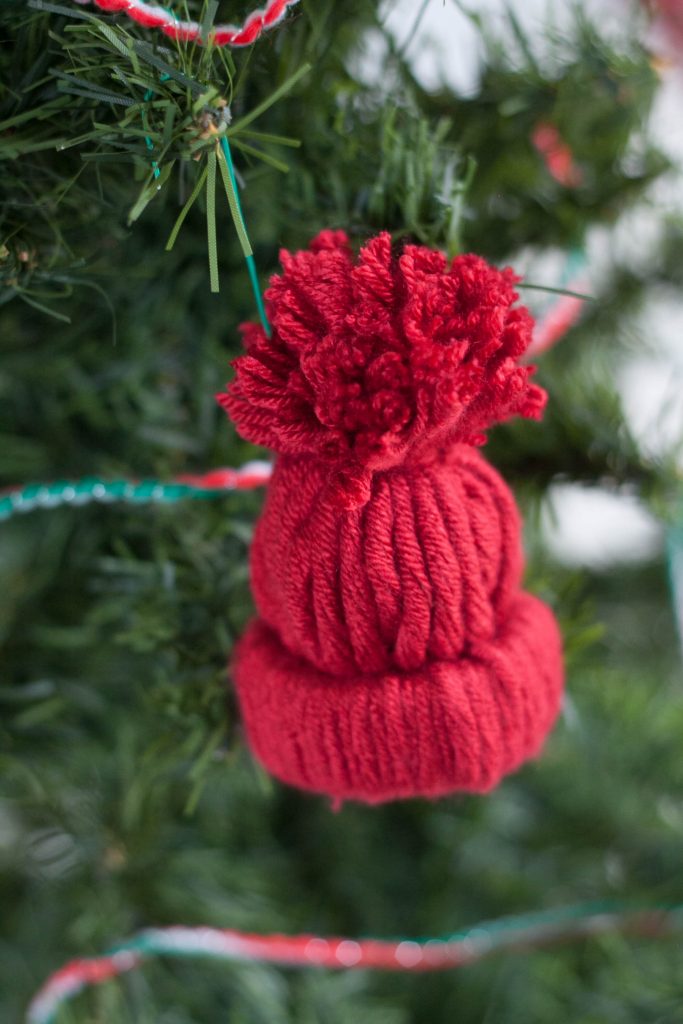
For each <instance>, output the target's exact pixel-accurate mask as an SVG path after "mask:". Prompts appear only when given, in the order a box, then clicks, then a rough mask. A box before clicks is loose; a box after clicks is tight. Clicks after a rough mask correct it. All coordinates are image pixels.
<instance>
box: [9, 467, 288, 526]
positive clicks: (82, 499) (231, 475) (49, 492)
mask: <svg viewBox="0 0 683 1024" xmlns="http://www.w3.org/2000/svg"><path fill="white" fill-rule="evenodd" d="M271 471H272V467H271V464H270V463H269V462H263V461H259V460H255V461H253V462H247V463H245V464H244V465H243V466H241V467H240V468H239V469H214V470H212V471H211V472H209V473H201V474H197V475H192V474H183V475H182V476H177V477H174V478H173V479H172V480H171V481H168V482H165V481H162V480H156V479H146V480H137V481H136V480H103V479H101V478H100V477H85V478H84V479H82V480H76V481H66V480H58V481H56V482H55V483H50V484H28V485H26V486H25V487H13V488H10V489H8V490H6V491H5V492H4V493H0V522H1V521H2V520H3V519H9V518H11V517H12V516H14V515H17V514H18V513H22V512H33V511H34V510H35V509H41V508H42V509H51V508H58V507H59V506H60V505H70V506H77V505H89V504H91V503H92V502H98V503H100V504H111V503H112V502H119V501H122V502H129V503H131V504H148V503H158V504H167V505H170V504H173V503H175V502H177V501H182V500H183V499H184V498H214V497H219V496H220V495H221V494H224V493H226V492H227V491H245V490H252V489H253V488H255V487H262V486H263V485H264V484H266V483H268V480H269V479H270V475H271Z"/></svg>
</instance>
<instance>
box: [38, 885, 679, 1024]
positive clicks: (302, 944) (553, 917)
mask: <svg viewBox="0 0 683 1024" xmlns="http://www.w3.org/2000/svg"><path fill="white" fill-rule="evenodd" d="M682 929H683V906H673V907H658V908H651V909H640V910H634V909H632V908H630V909H629V908H627V907H623V906H616V905H613V904H608V903H605V904H579V905H576V906H569V907H559V908H555V909H552V910H546V911H540V912H538V913H533V914H524V915H520V916H517V917H505V918H500V919H499V920H497V921H491V922H484V923H482V924H478V925H476V926H475V927H473V928H469V929H467V930H466V931H462V932H458V933H456V934H454V935H451V936H448V937H446V938H440V939H426V940H425V939H421V940H419V941H417V940H413V939H401V940H395V941H387V940H378V939H358V940H356V939H346V938H343V939H340V938H327V939H326V938H320V937H318V936H314V935H293V936H288V935H253V934H248V933H245V932H238V931H232V930H229V929H218V928H184V927H180V926H175V927H170V928H149V929H146V930H145V931H142V932H139V933H138V934H137V935H135V936H133V938H131V939H129V940H128V941H127V942H123V943H120V944H119V945H118V946H115V947H113V948H112V949H111V950H109V952H107V953H105V954H103V955H102V956H98V957H89V958H87V959H80V960H72V961H71V962H70V963H68V964H66V965H65V966H64V967H62V968H61V969H60V970H58V971H56V972H55V974H53V975H52V976H51V977H50V978H48V980H47V981H46V982H45V984H44V985H43V987H42V988H41V989H40V991H39V992H38V993H37V994H36V996H35V997H34V999H33V1000H32V1001H31V1003H30V1005H29V1008H28V1011H27V1016H26V1024H53V1022H54V1021H55V1017H56V1014H57V1012H58V1010H59V1009H60V1007H61V1006H62V1005H63V1004H64V1003H65V1002H66V1001H67V1000H69V999H71V998H72V997H73V996H75V995H77V994H78V993H79V992H81V991H83V990H84V989H86V988H88V987H90V986H93V985H101V984H103V983H104V982H106V981H109V980H111V979H112V978H115V977H118V976H119V975H121V974H124V973H127V972H129V971H133V970H135V969H137V968H138V967H140V966H141V965H142V964H143V963H144V962H145V961H146V960H149V959H151V958H152V957H157V956H175V957H183V958H189V957H201V958H210V959H214V960H226V961H238V962H251V963H270V964H277V965H281V966H287V967H318V968H321V967H322V968H328V969H337V970H343V969H346V970H348V969H356V970H383V971H439V970H447V969H450V968H456V967H465V966H467V965H468V964H472V963H474V962H476V961H479V960H483V959H484V958H486V957H488V956H491V955H493V954H495V953H503V952H508V953H510V952H524V951H528V950H530V949H537V948H541V947H546V946H550V945H553V944H555V943H560V942H566V941H568V940H571V939H573V940H577V939H586V938H591V937H596V936H599V935H604V934H608V933H613V932H620V933H622V934H632V935H640V936H644V937H647V938H664V937H666V936H670V935H674V934H680V932H681V930H682Z"/></svg>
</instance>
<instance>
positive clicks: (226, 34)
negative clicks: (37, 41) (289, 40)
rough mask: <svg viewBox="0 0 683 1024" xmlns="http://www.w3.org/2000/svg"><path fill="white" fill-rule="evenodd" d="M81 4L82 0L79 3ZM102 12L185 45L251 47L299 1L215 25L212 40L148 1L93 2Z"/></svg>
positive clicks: (278, 1) (278, 2) (275, 0)
mask: <svg viewBox="0 0 683 1024" xmlns="http://www.w3.org/2000/svg"><path fill="white" fill-rule="evenodd" d="M77 2H79V0H77ZM93 2H94V3H95V4H96V5H97V6H98V7H99V8H100V10H102V11H108V12H109V13H111V14H127V15H128V17H129V18H131V19H132V20H133V21H136V22H137V23H138V25H142V26H143V27H144V28H158V29H160V30H161V31H162V32H163V33H164V35H166V36H169V38H171V39H178V40H181V41H183V42H190V43H200V44H202V45H204V44H205V43H207V42H209V43H211V44H212V45H214V46H251V44H252V43H255V42H256V41H257V40H258V39H259V38H260V37H261V35H262V34H263V33H264V32H265V31H267V30H268V29H271V28H274V27H275V25H277V24H278V22H280V21H282V19H283V18H284V16H285V14H286V13H287V11H288V9H289V8H290V7H293V6H294V4H296V3H298V2H299V0H269V2H268V3H267V4H266V5H265V7H262V8H259V9H258V10H256V11H254V12H253V13H252V14H250V15H249V17H248V18H247V19H246V21H245V22H244V24H243V25H214V27H213V28H212V29H211V31H210V32H209V35H208V38H207V39H204V38H203V37H202V26H201V24H200V23H199V22H198V21H182V20H181V19H180V18H178V17H177V16H176V15H175V14H174V13H173V11H170V10H168V9H166V8H164V7H158V6H157V5H156V4H148V3H145V2H144V0H93Z"/></svg>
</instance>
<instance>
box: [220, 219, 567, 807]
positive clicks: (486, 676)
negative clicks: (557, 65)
mask: <svg viewBox="0 0 683 1024" xmlns="http://www.w3.org/2000/svg"><path fill="white" fill-rule="evenodd" d="M281 262H282V266H283V273H282V275H280V276H274V277H273V278H272V280H271V283H270V287H269V289H268V291H267V292H266V300H267V303H268V314H269V318H270V321H271V324H272V336H271V337H268V336H267V335H266V333H265V332H264V330H263V329H262V328H261V327H260V326H258V325H256V324H247V325H245V326H244V327H243V333H244V338H245V343H246V354H244V355H242V356H240V357H239V358H237V359H236V360H235V362H234V364H233V365H234V367H235V371H236V375H235V378H234V380H233V381H232V383H231V385H230V386H229V388H228V391H227V394H225V395H222V396H220V397H219V401H220V402H221V404H222V405H223V406H224V408H225V409H226V410H227V411H228V413H229V414H230V415H231V417H232V418H233V420H234V422H235V424H236V426H237V429H238V431H239V432H240V434H241V435H242V436H243V437H244V438H246V439H247V440H249V441H253V442H256V443H258V444H263V445H266V446H267V447H269V448H271V449H272V450H273V451H274V452H276V453H277V459H276V462H275V468H274V472H273V476H272V480H271V482H270V485H269V487H268V493H267V497H266V501H265V507H264V510H263V514H262V516H261V518H260V520H259V522H258V523H257V526H256V531H255V536H254V541H253V545H252V549H251V578H252V589H253V594H254V599H255V603H256V608H257V613H258V614H257V617H256V618H255V619H254V620H253V621H252V622H251V624H250V625H249V626H248V628H247V630H246V633H245V635H244V636H243V637H242V639H241V641H240V642H239V643H238V645H237V648H236V651H235V654H234V660H233V672H234V678H235V682H236V686H237V691H238V694H239V700H240V704H241V708H242V714H243V718H244V723H245V726H246V731H247V734H248V738H249V741H250V744H251V746H252V749H253V751H254V753H255V755H256V757H257V758H258V759H259V760H260V761H261V762H262V764H263V765H264V766H265V767H266V768H267V769H268V770H269V771H270V772H272V773H273V774H274V775H276V776H277V777H278V778H280V779H281V780H283V781H284V782H287V783H290V784H292V785H295V786H299V787H302V788H304V789H308V790H313V791H316V792H322V793H327V794H329V795H331V796H332V797H334V798H336V799H338V800H343V799H354V800H362V801H365V802H368V803H379V802H382V801H386V800H394V799H398V798H404V797H414V796H428V797H435V796H439V795H443V794H446V793H451V792H454V791H474V792H483V791H485V790H488V789H490V788H491V787H492V786H495V785H496V784H497V783H498V782H499V781H500V779H501V777H502V776H503V775H505V774H506V773H508V772H510V771H512V770H514V769H515V768H517V767H518V766H519V765H520V764H521V763H522V762H523V761H524V760H526V759H527V758H529V757H531V756H533V755H535V754H536V753H538V751H539V750H540V748H541V746H542V743H543V741H544V739H545V737H546V735H547V733H548V731H549V730H550V728H551V726H552V724H553V722H554V720H555V718H556V716H557V714H558V710H559V706H560V699H561V692H562V685H563V669H562V658H561V642H560V637H559V632H558V628H557V625H556V622H555V619H554V617H553V615H552V613H551V611H550V610H549V609H548V608H547V607H546V606H545V605H544V604H543V603H542V602H541V601H540V600H538V599H537V598H536V597H534V596H532V595H530V594H527V593H525V592H524V591H522V590H521V585H520V580H521V574H522V568H523V561H522V551H521V541H520V521H519V515H518V512H517V508H516V505H515V502H514V498H513V497H512V494H511V493H510V491H509V489H508V487H507V486H506V484H505V483H504V481H503V480H502V479H501V477H500V476H499V475H498V473H497V472H496V471H495V470H494V469H493V468H492V467H491V466H490V465H489V464H488V463H487V462H486V461H485V459H484V458H483V457H482V456H481V455H480V454H479V452H478V450H477V448H476V447H475V446H476V445H478V444H480V443H482V442H483V441H484V440H485V438H484V435H483V431H484V430H485V429H486V428H487V427H489V426H490V425H491V424H493V423H494V422H496V421H501V420H504V419H507V418H509V417H511V416H513V415H522V416H527V417H533V418H539V417H540V415H541V413H542V410H543V406H544V403H545V393H544V392H543V391H542V390H541V389H540V388H539V387H537V386H536V385H534V384H532V383H531V382H530V380H529V378H530V376H531V374H532V372H533V371H532V369H531V368H530V367H521V366H518V365H517V361H518V359H519V357H520V356H521V355H522V354H523V352H524V351H525V349H526V348H527V346H528V344H529V342H530V339H531V328H532V320H531V317H530V315H529V313H528V312H527V311H526V310H525V309H524V308H523V307H519V306H516V305H515V303H516V301H517V298H518V296H517V294H516V292H515V289H514V285H515V282H516V278H515V276H514V274H513V273H512V271H510V270H503V271H500V270H497V269H495V268H493V267H491V266H489V265H488V264H487V263H486V262H485V261H484V260H483V259H480V258H479V257H477V256H472V255H466V256H459V257H456V258H455V259H454V260H452V261H451V262H449V261H448V260H447V259H446V257H445V256H444V255H443V254H442V253H440V252H436V251H433V250H430V249H427V248H425V247H422V246H415V245H406V246H405V247H404V248H403V250H402V252H401V253H400V255H394V254H393V253H392V246H391V239H390V236H389V235H388V234H381V235H379V236H377V237H376V238H373V239H372V240H371V241H369V242H368V243H367V244H366V245H365V246H364V247H363V248H362V249H361V251H360V254H359V256H358V258H357V259H355V258H354V255H353V253H352V251H351V248H350V246H349V242H348V239H347V237H346V236H345V234H344V233H343V232H340V231H324V232H322V233H321V234H320V235H319V236H318V237H317V238H316V239H315V240H314V241H313V242H312V244H311V246H310V248H309V249H308V250H307V251H302V252H299V253H295V254H290V253H288V252H283V253H282V254H281Z"/></svg>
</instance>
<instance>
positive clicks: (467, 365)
mask: <svg viewBox="0 0 683 1024" xmlns="http://www.w3.org/2000/svg"><path fill="white" fill-rule="evenodd" d="M281 262H282V266H283V271H284V272H283V273H282V275H280V276H274V277H273V278H272V280H271V284H270V287H269V289H268V290H267V292H266V301H267V304H268V316H269V319H270V322H271V324H272V328H273V330H272V335H271V337H268V336H267V335H266V334H265V332H264V331H263V328H262V327H260V326H259V325H257V324H246V325H244V326H243V328H242V330H243V334H244V340H245V344H246V348H247V353H246V355H243V356H240V357H238V358H237V359H236V360H235V362H234V364H233V365H234V367H235V371H236V377H235V380H234V381H233V382H232V384H231V386H230V388H229V391H228V393H227V394H226V395H223V396H221V397H220V399H219V400H220V402H221V404H222V405H223V406H224V408H225V409H226V410H227V411H228V413H229V414H230V416H231V417H232V418H233V420H234V421H235V424H236V425H237V428H238V430H239V431H240V433H241V434H242V436H243V437H245V438H247V440H249V441H253V442H255V443H257V444H263V445H266V446H267V447H269V448H272V449H273V450H274V451H276V452H279V453H281V454H287V455H298V454H302V453H309V454H314V455H316V456H317V457H318V458H320V459H322V460H324V461H325V462H328V463H333V464H334V468H335V473H334V482H335V485H336V488H337V491H338V492H339V495H340V497H341V499H342V500H343V501H344V503H345V504H346V505H347V506H349V507H353V506H354V505H356V504H359V503H362V502H364V501H367V499H368V498H369V494H370V479H371V476H372V472H373V471H376V470H381V469H388V468H389V467H391V466H394V465H397V464H399V463H401V462H403V461H406V460H408V459H422V458H425V457H432V455H433V452H434V450H435V448H436V447H437V445H439V444H441V445H443V444H450V443H452V442H454V441H459V442H463V443H466V444H481V443H483V441H484V440H485V437H484V433H483V432H484V431H485V430H486V429H487V427H489V426H490V425H491V424H493V423H495V422H499V421H501V420H505V419H508V418H509V417H511V416H514V415H521V416H528V417H534V418H538V417H540V415H541V413H542V410H543V406H544V404H545V393H544V392H543V391H542V389H541V388H539V387H537V386H536V385H534V384H531V383H530V381H529V378H530V376H531V374H532V373H533V367H528V366H519V365H517V361H518V359H519V357H520V356H521V355H522V354H523V353H524V351H525V350H526V348H527V347H528V345H529V344H530V342H531V330H532V319H531V316H530V315H529V313H528V311H527V310H526V309H524V308H523V307H519V306H516V305H515V303H516V301H517V299H518V295H517V293H516V291H515V288H514V285H515V282H516V280H517V278H516V277H515V275H514V274H513V272H512V271H511V270H509V269H507V270H502V271H501V270H497V269H496V268H494V267H491V266H489V264H487V263H486V262H485V261H484V260H483V259H481V258H480V257H478V256H472V255H468V256H458V257H456V258H455V259H453V260H452V261H450V263H449V261H448V260H447V259H446V257H445V256H444V255H443V253H440V252H435V251H434V250H431V249H427V248H425V247H424V246H417V245H406V246H405V247H404V249H403V251H402V252H401V253H400V255H398V256H397V255H394V253H393V252H392V245H391V237H390V235H389V234H387V233H386V232H385V233H383V234H381V235H378V236H377V237H376V238H373V239H371V241H369V242H368V243H367V244H366V245H365V246H363V248H362V249H361V250H360V253H359V255H358V258H357V260H356V259H354V256H353V253H352V252H351V249H350V246H349V241H348V238H347V236H346V235H345V234H344V232H343V231H323V232H321V234H320V235H318V237H317V238H316V239H314V241H313V242H312V244H311V246H310V249H309V250H307V251H304V252H299V253H295V254H291V253H288V252H287V251H284V250H283V252H282V254H281Z"/></svg>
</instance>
